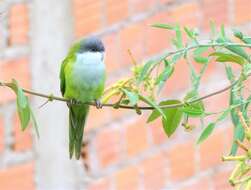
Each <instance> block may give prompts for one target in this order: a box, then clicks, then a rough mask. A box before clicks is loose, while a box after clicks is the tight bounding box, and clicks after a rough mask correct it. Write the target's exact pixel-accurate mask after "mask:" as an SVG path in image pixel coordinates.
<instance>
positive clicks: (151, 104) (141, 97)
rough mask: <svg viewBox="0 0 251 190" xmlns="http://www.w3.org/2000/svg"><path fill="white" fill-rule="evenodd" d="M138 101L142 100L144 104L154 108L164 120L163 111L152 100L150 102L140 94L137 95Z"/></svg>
mask: <svg viewBox="0 0 251 190" xmlns="http://www.w3.org/2000/svg"><path fill="white" fill-rule="evenodd" d="M139 99H140V100H142V101H143V102H145V103H146V104H148V105H150V106H152V107H154V108H155V109H156V110H157V111H158V112H159V113H160V114H161V115H162V117H164V118H166V116H165V113H164V112H163V110H162V109H161V108H160V107H159V105H157V104H156V103H155V102H154V101H153V100H151V99H150V98H148V97H146V96H142V95H141V94H139Z"/></svg>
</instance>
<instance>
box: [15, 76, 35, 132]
mask: <svg viewBox="0 0 251 190" xmlns="http://www.w3.org/2000/svg"><path fill="white" fill-rule="evenodd" d="M11 88H12V89H13V91H14V92H15V93H16V95H17V99H16V105H17V112H18V116H19V120H20V123H21V129H22V130H25V129H26V128H27V127H28V124H29V121H30V107H29V103H28V98H27V96H25V95H24V93H23V90H22V89H21V88H20V87H19V85H18V83H17V81H16V80H15V79H12V87H11Z"/></svg>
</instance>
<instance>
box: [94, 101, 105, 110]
mask: <svg viewBox="0 0 251 190" xmlns="http://www.w3.org/2000/svg"><path fill="white" fill-rule="evenodd" d="M95 106H96V108H97V109H101V108H102V107H103V105H102V103H101V102H100V100H95Z"/></svg>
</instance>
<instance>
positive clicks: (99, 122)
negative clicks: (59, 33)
mask: <svg viewBox="0 0 251 190" xmlns="http://www.w3.org/2000/svg"><path fill="white" fill-rule="evenodd" d="M32 4H33V0H6V1H3V2H0V11H2V14H1V15H0V80H10V79H11V78H13V77H15V78H16V79H17V80H18V81H19V82H20V84H21V85H22V86H23V87H26V88H32V85H31V84H32V82H31V73H32V68H31V67H30V56H31V55H32V51H30V50H31V48H30V41H31V40H32V39H34V38H35V36H31V35H30V34H31V33H30V31H31V27H30V26H31V22H32V20H33V18H32V16H30V15H31V14H30V12H31V11H32V10H31V9H32ZM52 11H53V9H52ZM72 13H73V14H72V16H73V21H74V36H75V38H76V39H78V38H80V37H83V36H88V35H90V34H97V35H99V36H100V37H101V38H102V39H103V41H104V43H105V46H106V52H107V55H106V64H107V73H108V77H107V78H108V81H107V84H110V83H111V82H113V81H114V80H117V79H119V78H121V77H123V76H126V75H127V74H128V73H129V71H130V66H131V64H130V59H129V56H128V54H127V49H130V50H131V51H132V52H133V55H134V56H135V58H136V59H137V60H139V61H141V60H143V59H147V58H149V57H151V56H154V55H157V54H160V53H161V52H163V51H164V50H165V49H167V48H169V47H170V45H169V43H168V40H169V39H170V37H171V36H170V34H169V33H168V32H166V31H163V30H158V29H153V28H151V27H150V26H149V25H151V24H153V23H155V22H169V23H175V22H179V23H181V24H184V25H187V26H191V27H198V28H199V29H200V30H202V32H204V33H205V34H206V32H208V30H209V20H210V19H213V20H215V22H216V23H217V25H220V24H221V23H224V24H226V25H227V26H238V27H240V28H241V29H243V30H245V31H247V32H251V1H250V0H122V1H115V0H95V1H93V0H72ZM41 19H43V18H41ZM175 72H176V73H175V74H174V76H173V77H172V78H171V80H170V81H168V82H167V85H166V88H165V89H164V93H163V95H162V96H163V97H181V96H183V95H184V93H185V91H186V89H187V88H188V86H189V84H188V82H185V81H188V80H187V79H188V74H187V73H186V65H185V64H184V63H183V62H180V63H178V64H177V66H176V71H175ZM206 76H207V77H206V78H205V79H203V82H204V84H203V88H202V89H201V90H202V93H207V92H210V91H211V90H213V89H216V88H220V87H221V86H224V85H226V81H224V80H222V79H223V76H222V75H221V67H220V66H218V65H216V66H215V65H212V66H211V67H210V69H209V71H208V73H207V75H206ZM216 81H217V84H216V83H215V82H216ZM218 81H222V82H221V83H219V82H218ZM0 97H1V98H0V103H1V105H0V187H1V189H10V190H12V189H16V187H19V189H27V190H28V189H36V183H35V177H34V176H35V171H34V163H36V157H35V153H34V150H33V146H32V135H31V133H30V131H26V132H25V133H22V132H21V131H20V130H19V123H18V119H17V116H16V112H15V102H14V95H13V93H11V92H10V91H8V90H6V89H2V88H1V89H0ZM227 97H228V94H227V93H226V94H222V95H219V96H217V97H214V98H212V99H211V100H208V101H207V107H208V108H209V109H213V108H214V106H215V105H218V107H222V106H224V105H226V98H227ZM147 114H148V113H144V114H143V115H142V116H137V115H136V114H135V113H134V112H132V111H128V110H112V109H107V108H104V109H102V110H101V111H100V110H96V109H93V110H91V114H90V116H89V119H88V123H87V127H86V130H85V131H86V132H85V140H86V141H87V142H88V143H87V145H86V147H85V150H84V151H85V152H86V155H87V157H86V158H84V159H83V160H82V162H83V164H82V165H81V167H82V169H83V170H87V172H86V173H87V174H86V175H87V176H86V175H84V176H81V177H82V178H88V181H87V182H85V183H84V184H82V186H81V187H82V188H86V189H88V190H94V189H99V190H102V189H104V190H105V189H149V190H150V189H151V190H152V189H174V190H176V189H177V190H181V189H182V190H183V189H184V190H189V189H195V188H197V189H205V190H206V189H231V188H230V186H229V185H228V183H227V176H228V174H229V171H230V170H231V168H232V167H231V165H228V164H225V163H224V164H222V162H221V160H220V158H221V155H222V154H224V153H228V150H229V148H230V146H231V142H230V139H231V138H232V131H231V130H230V129H229V128H228V126H230V124H229V123H224V124H222V125H220V126H219V127H218V128H217V130H216V131H215V133H214V134H213V135H212V136H211V137H210V138H209V139H208V140H207V141H206V142H205V143H203V144H202V145H201V146H196V145H195V141H196V138H197V137H198V135H199V132H200V131H201V129H199V128H196V129H195V130H194V131H193V132H192V133H187V132H185V131H184V130H183V129H182V127H180V128H179V130H178V133H176V134H175V135H174V136H173V137H171V138H169V139H168V138H167V137H166V136H165V135H164V132H163V130H162V128H161V125H160V123H159V122H158V121H157V122H155V123H153V124H151V125H147V124H145V123H146V116H147ZM194 123H195V124H196V123H198V122H197V121H194ZM43 140H45V139H40V141H43ZM64 146H65V145H64ZM38 148H39V147H38ZM65 148H66V149H67V148H68V147H67V146H65ZM84 163H85V164H84ZM84 165H86V166H87V167H84ZM87 168H88V169H87ZM10 178H11V180H9V179H10Z"/></svg>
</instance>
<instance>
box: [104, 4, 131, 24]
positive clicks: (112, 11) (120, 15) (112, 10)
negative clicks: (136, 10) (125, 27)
mask: <svg viewBox="0 0 251 190" xmlns="http://www.w3.org/2000/svg"><path fill="white" fill-rule="evenodd" d="M105 2H106V19H107V24H109V25H110V24H114V23H116V22H119V21H122V20H124V19H126V18H127V17H128V6H129V5H128V0H124V1H116V0H105Z"/></svg>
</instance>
